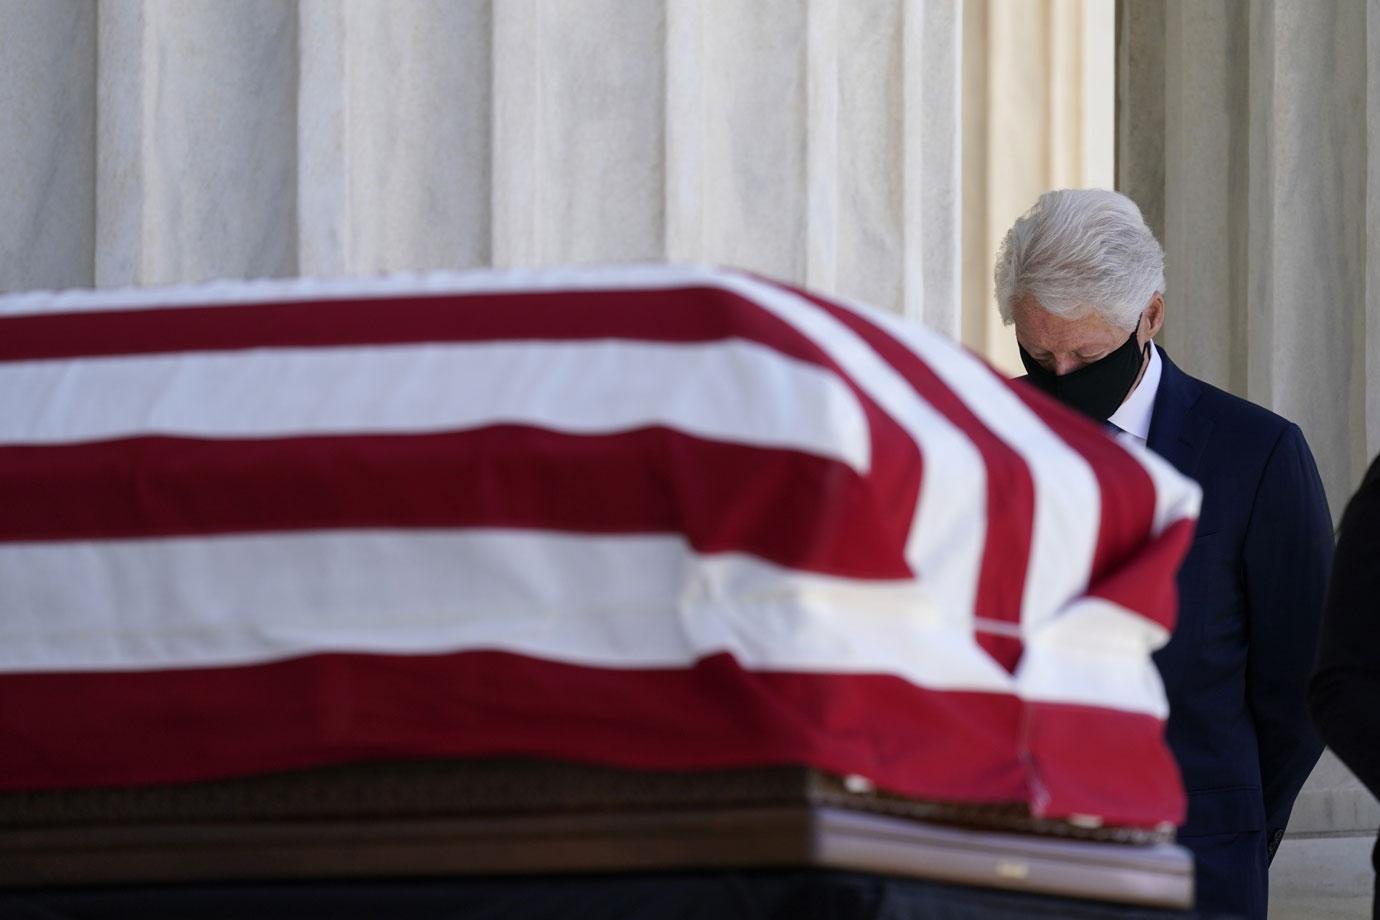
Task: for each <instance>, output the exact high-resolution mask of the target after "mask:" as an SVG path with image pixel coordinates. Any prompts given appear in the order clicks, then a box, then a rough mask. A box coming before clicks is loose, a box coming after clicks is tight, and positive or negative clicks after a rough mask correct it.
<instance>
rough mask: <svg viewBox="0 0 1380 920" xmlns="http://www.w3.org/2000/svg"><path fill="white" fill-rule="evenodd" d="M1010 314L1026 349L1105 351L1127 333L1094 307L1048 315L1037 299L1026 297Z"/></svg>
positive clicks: (1049, 313) (1018, 302) (1017, 303)
mask: <svg viewBox="0 0 1380 920" xmlns="http://www.w3.org/2000/svg"><path fill="white" fill-rule="evenodd" d="M1011 315H1012V319H1013V320H1015V323H1016V334H1017V336H1018V337H1019V338H1020V340H1021V343H1022V344H1023V345H1025V346H1026V347H1027V348H1032V347H1035V348H1040V349H1043V350H1045V351H1051V352H1054V351H1079V350H1081V349H1085V348H1102V347H1105V346H1106V345H1108V344H1112V343H1115V342H1116V341H1117V340H1118V339H1120V338H1125V333H1123V332H1121V331H1120V330H1118V329H1117V328H1116V327H1115V326H1113V325H1112V324H1111V323H1109V322H1107V320H1106V319H1105V318H1103V316H1102V315H1101V314H1100V313H1098V312H1097V311H1096V310H1094V309H1091V308H1087V309H1084V310H1080V311H1078V312H1077V313H1076V314H1074V315H1073V316H1072V317H1064V316H1059V315H1057V314H1054V313H1051V312H1049V311H1048V310H1046V309H1045V308H1044V307H1042V306H1041V305H1040V302H1039V301H1038V300H1036V299H1035V298H1034V297H1024V298H1022V299H1020V300H1019V301H1017V302H1016V304H1015V305H1014V307H1013V308H1012V311H1011Z"/></svg>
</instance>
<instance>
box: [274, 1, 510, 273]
mask: <svg viewBox="0 0 1380 920" xmlns="http://www.w3.org/2000/svg"><path fill="white" fill-rule="evenodd" d="M297 10H298V13H297V15H298V24H297V28H298V34H299V45H300V51H299V52H298V53H299V56H300V57H299V62H298V68H299V73H298V78H297V81H296V85H295V86H293V85H291V84H289V87H290V89H292V91H293V93H294V100H293V102H294V106H295V111H296V119H295V131H296V151H295V153H296V156H297V185H296V189H295V191H296V198H297V229H296V234H297V236H296V242H297V250H298V251H297V258H298V272H299V273H300V274H303V275H340V274H373V273H378V272H389V271H401V270H425V269H437V268H450V269H459V268H471V267H475V266H481V265H488V264H490V262H491V261H492V246H491V235H490V228H491V219H490V186H491V176H490V149H491V144H492V132H491V128H490V120H491V119H490V115H491V105H492V103H491V87H492V80H491V71H492V67H491V63H492V62H491V31H492V21H491V16H492V10H491V6H490V3H489V2H488V0H459V2H454V0H411V2H408V3H406V4H398V3H393V2H390V0H346V2H341V0H302V2H300V3H299V4H298V5H297Z"/></svg>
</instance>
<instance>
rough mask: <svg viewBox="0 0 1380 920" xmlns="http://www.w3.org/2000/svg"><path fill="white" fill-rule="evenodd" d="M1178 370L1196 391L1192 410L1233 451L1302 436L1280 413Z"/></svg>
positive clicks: (1263, 446) (1264, 445) (1261, 446)
mask: <svg viewBox="0 0 1380 920" xmlns="http://www.w3.org/2000/svg"><path fill="white" fill-rule="evenodd" d="M1178 373H1180V374H1182V375H1183V376H1184V377H1185V378H1186V379H1187V381H1189V382H1190V383H1191V385H1192V387H1193V388H1194V389H1195V390H1196V393H1197V398H1196V399H1195V400H1194V403H1193V407H1192V411H1193V412H1195V413H1197V414H1198V415H1200V416H1202V417H1203V418H1205V419H1207V420H1208V421H1210V422H1212V425H1213V434H1214V436H1216V437H1223V436H1225V437H1224V442H1223V443H1229V444H1231V445H1232V448H1233V449H1234V450H1236V451H1246V450H1249V449H1250V448H1253V447H1255V448H1258V449H1265V450H1268V449H1270V448H1271V447H1273V446H1274V445H1275V444H1276V443H1277V442H1278V441H1279V440H1280V438H1282V437H1292V436H1296V437H1299V438H1300V439H1301V438H1302V433H1301V432H1300V431H1299V428H1298V426H1297V425H1295V424H1294V423H1293V422H1291V421H1290V420H1289V419H1287V418H1285V417H1284V416H1282V415H1279V414H1278V413H1276V412H1272V411H1270V410H1269V409H1267V408H1265V407H1264V406H1261V405H1258V404H1256V403H1253V402H1251V401H1250V400H1248V399H1243V398H1241V397H1240V396H1237V395H1235V394H1234V393H1228V392H1227V391H1226V390H1223V389H1221V388H1220V387H1215V386H1213V385H1212V384H1210V383H1208V382H1207V381H1205V380H1199V379H1198V378H1197V377H1194V376H1192V375H1190V374H1187V373H1185V372H1184V371H1182V370H1179V371H1178Z"/></svg>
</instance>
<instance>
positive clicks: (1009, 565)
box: [787, 288, 1035, 673]
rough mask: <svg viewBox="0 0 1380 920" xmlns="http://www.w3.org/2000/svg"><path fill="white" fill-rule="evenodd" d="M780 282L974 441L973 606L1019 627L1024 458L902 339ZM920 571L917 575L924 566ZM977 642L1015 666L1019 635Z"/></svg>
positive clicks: (1031, 493)
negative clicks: (980, 485)
mask: <svg viewBox="0 0 1380 920" xmlns="http://www.w3.org/2000/svg"><path fill="white" fill-rule="evenodd" d="M787 289H788V290H791V291H793V293H796V294H798V295H800V296H801V297H805V298H807V299H808V300H810V301H811V302H812V303H815V304H817V305H818V306H820V307H822V308H823V309H825V310H827V311H828V312H829V313H830V315H832V316H833V317H834V318H835V319H838V320H839V321H840V322H842V323H844V324H845V325H847V326H848V328H849V329H851V330H852V331H853V332H855V333H856V334H857V335H858V336H860V337H861V338H862V339H863V341H865V342H866V343H867V344H868V345H869V346H870V347H871V348H872V349H873V350H874V351H876V352H877V354H879V355H880V356H881V357H882V358H884V359H885V360H886V362H887V363H888V364H890V365H891V366H892V367H893V368H894V369H895V370H896V371H897V373H899V374H900V375H901V376H902V377H904V378H905V380H906V382H907V383H909V384H910V385H911V386H912V387H914V388H915V389H916V391H917V392H919V394H920V395H921V396H922V397H923V398H924V399H925V401H926V402H928V403H929V404H930V405H931V406H933V407H934V408H935V409H936V410H937V411H938V412H939V413H940V414H941V415H943V416H944V417H945V418H946V419H948V420H949V421H950V422H951V423H953V425H954V426H955V427H957V428H958V430H959V431H961V432H963V434H964V435H965V436H966V437H967V438H968V440H970V441H971V442H972V443H973V445H974V446H975V447H977V449H978V452H979V453H980V454H981V455H982V461H983V465H984V466H985V467H986V469H987V507H986V514H987V528H986V540H985V543H984V545H983V553H982V566H981V569H980V572H979V576H978V584H977V596H976V598H975V599H974V612H975V613H976V614H977V616H979V617H981V618H982V619H986V620H993V621H997V622H1005V623H1011V624H1012V625H1013V626H1017V627H1019V625H1020V622H1021V600H1022V597H1023V595H1024V592H1025V571H1026V568H1027V567H1028V564H1029V559H1030V544H1031V533H1032V530H1033V527H1034V521H1035V483H1034V480H1033V479H1032V478H1031V474H1030V469H1029V468H1028V467H1027V466H1026V463H1025V461H1024V460H1023V459H1022V458H1021V456H1020V454H1018V453H1017V452H1016V451H1015V450H1014V449H1013V448H1012V447H1011V446H1010V445H1008V444H1007V443H1006V442H1005V441H1003V440H1002V439H1001V438H999V437H998V436H997V435H995V434H993V433H992V431H991V430H990V429H988V428H987V426H986V425H984V424H983V423H982V421H981V420H980V419H979V418H978V417H977V416H976V415H975V414H974V413H973V411H972V410H971V409H969V408H968V406H967V404H966V403H964V401H963V400H962V399H960V398H959V396H958V394H957V393H955V392H954V391H953V390H952V389H951V388H950V387H949V386H948V385H947V384H946V383H944V381H942V380H940V379H939V376H938V375H937V374H935V372H934V371H933V370H932V369H931V368H930V366H929V365H928V364H926V363H925V362H924V361H923V360H921V358H920V356H919V355H917V354H915V352H913V351H912V350H911V349H910V348H909V347H908V346H907V345H905V344H904V343H902V342H899V341H897V340H896V339H895V338H894V337H892V336H891V334H890V333H888V332H886V331H885V330H884V329H882V328H881V327H880V326H877V325H875V324H873V323H872V322H870V321H868V320H867V319H865V318H863V317H862V316H860V315H859V314H857V313H855V312H853V311H852V310H848V309H845V308H844V307H841V306H839V305H837V304H834V303H830V302H829V301H828V300H825V299H823V298H820V297H817V296H815V295H813V294H811V293H809V292H807V291H801V290H798V289H794V288H787ZM994 376H995V374H994ZM919 574H920V576H921V577H922V578H923V577H924V573H923V572H921V573H919ZM977 641H978V644H979V645H981V646H982V647H983V648H984V649H986V651H987V652H988V654H990V655H991V656H992V657H993V658H995V659H996V660H997V661H998V662H1000V663H1001V665H1002V666H1003V667H1004V668H1006V670H1007V671H1008V672H1011V673H1015V670H1016V665H1017V663H1018V662H1019V661H1020V656H1021V650H1022V646H1021V642H1020V640H1019V639H1017V638H1015V637H1013V636H1003V635H995V634H993V633H989V632H983V631H981V630H979V631H978V633H977Z"/></svg>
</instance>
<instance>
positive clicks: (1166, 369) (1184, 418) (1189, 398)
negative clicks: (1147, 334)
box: [1146, 345, 1212, 479]
mask: <svg viewBox="0 0 1380 920" xmlns="http://www.w3.org/2000/svg"><path fill="white" fill-rule="evenodd" d="M1155 347H1156V348H1159V346H1158V345H1156V346H1155ZM1159 352H1160V360H1161V361H1162V362H1163V367H1162V369H1161V371H1160V388H1159V392H1157V393H1156V394H1155V410H1154V414H1152V415H1151V416H1150V437H1149V438H1148V439H1147V440H1146V446H1147V447H1149V448H1150V449H1151V450H1153V451H1154V452H1155V453H1157V454H1159V455H1160V456H1161V457H1163V458H1164V459H1166V460H1168V461H1169V462H1170V463H1172V464H1173V465H1174V468H1175V469H1177V470H1178V471H1179V472H1180V473H1183V474H1184V475H1185V476H1188V477H1189V478H1191V479H1196V478H1197V477H1196V476H1194V473H1195V471H1196V470H1197V468H1198V461H1199V460H1201V459H1202V456H1203V449H1204V448H1205V447H1207V442H1208V437H1209V435H1210V434H1211V433H1212V420H1211V419H1208V418H1205V417H1204V416H1203V415H1201V414H1200V413H1198V412H1194V411H1193V405H1194V404H1195V403H1196V402H1197V401H1198V397H1199V395H1201V393H1202V384H1200V383H1198V381H1196V380H1194V379H1193V378H1192V377H1190V376H1188V375H1187V374H1185V373H1184V372H1183V371H1181V370H1179V369H1178V368H1177V367H1175V366H1174V363H1173V362H1172V361H1170V360H1169V356H1168V355H1167V354H1165V353H1164V349H1163V348H1159Z"/></svg>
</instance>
